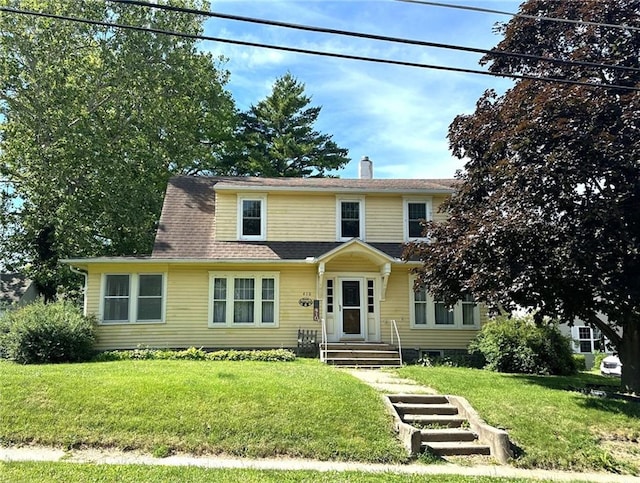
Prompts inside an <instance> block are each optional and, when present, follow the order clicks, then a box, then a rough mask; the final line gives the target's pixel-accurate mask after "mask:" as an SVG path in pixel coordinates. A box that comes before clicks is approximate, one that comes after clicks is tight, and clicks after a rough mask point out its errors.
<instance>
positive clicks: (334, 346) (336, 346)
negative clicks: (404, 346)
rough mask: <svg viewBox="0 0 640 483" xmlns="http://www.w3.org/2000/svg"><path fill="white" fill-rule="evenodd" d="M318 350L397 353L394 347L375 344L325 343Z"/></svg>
mask: <svg viewBox="0 0 640 483" xmlns="http://www.w3.org/2000/svg"><path fill="white" fill-rule="evenodd" d="M320 348H321V349H326V350H355V351H360V350H362V351H367V350H373V351H375V350H382V351H395V352H398V348H397V347H395V346H392V345H390V344H383V343H376V342H351V343H350V342H327V344H326V345H325V344H320Z"/></svg>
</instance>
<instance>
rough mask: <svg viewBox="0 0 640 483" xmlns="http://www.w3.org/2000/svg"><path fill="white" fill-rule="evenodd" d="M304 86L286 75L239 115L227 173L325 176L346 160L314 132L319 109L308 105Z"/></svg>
mask: <svg viewBox="0 0 640 483" xmlns="http://www.w3.org/2000/svg"><path fill="white" fill-rule="evenodd" d="M304 87H305V86H304V84H302V83H300V82H299V81H297V80H296V79H295V78H294V77H293V76H292V75H291V74H289V73H287V74H285V75H284V76H282V77H281V78H279V79H277V80H276V81H275V83H274V85H273V90H272V92H271V94H270V95H269V96H267V97H266V98H265V99H264V100H262V101H260V102H259V103H258V104H257V105H255V106H251V108H250V109H249V111H248V112H246V113H243V114H242V115H241V119H242V121H241V127H240V132H239V139H240V146H241V151H240V153H239V154H236V155H235V156H233V157H230V158H228V160H227V162H228V166H229V167H228V172H229V174H235V175H253V176H265V177H309V176H316V177H320V176H326V175H330V172H331V171H334V170H337V169H340V168H342V167H344V165H346V164H347V163H348V162H349V158H348V157H347V154H348V150H346V149H343V148H340V147H338V145H337V144H336V143H335V142H334V141H332V140H331V138H332V136H330V135H328V134H321V133H319V132H317V131H316V130H314V127H313V126H314V124H315V122H316V120H317V119H318V116H319V114H320V110H321V108H320V107H308V106H309V104H310V103H311V98H310V97H309V96H307V95H305V93H304Z"/></svg>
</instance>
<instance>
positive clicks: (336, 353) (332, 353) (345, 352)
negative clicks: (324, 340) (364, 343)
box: [325, 349, 399, 359]
mask: <svg viewBox="0 0 640 483" xmlns="http://www.w3.org/2000/svg"><path fill="white" fill-rule="evenodd" d="M325 354H326V355H327V357H344V356H347V357H395V358H396V359H397V358H398V357H399V355H398V351H376V350H351V349H340V350H338V349H330V350H327V351H325Z"/></svg>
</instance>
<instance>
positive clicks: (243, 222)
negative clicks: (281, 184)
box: [238, 195, 267, 240]
mask: <svg viewBox="0 0 640 483" xmlns="http://www.w3.org/2000/svg"><path fill="white" fill-rule="evenodd" d="M266 228H267V197H266V196H265V195H257V196H253V195H240V196H238V238H239V239H240V240H265V239H266Z"/></svg>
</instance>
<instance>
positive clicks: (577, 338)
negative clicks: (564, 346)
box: [560, 319, 613, 370]
mask: <svg viewBox="0 0 640 483" xmlns="http://www.w3.org/2000/svg"><path fill="white" fill-rule="evenodd" d="M560 331H561V332H562V333H563V334H564V335H566V336H568V337H571V339H572V341H573V344H572V348H573V352H574V354H582V355H583V356H585V363H586V369H587V370H590V369H591V368H592V367H593V361H594V358H595V355H596V354H598V353H600V352H604V353H606V354H613V351H612V349H611V346H610V343H609V339H607V338H606V337H604V335H602V332H601V331H600V329H598V328H596V327H591V326H590V325H587V324H586V323H585V322H584V321H582V320H579V319H576V320H575V321H574V322H573V326H572V327H569V326H568V325H566V324H561V325H560Z"/></svg>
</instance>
